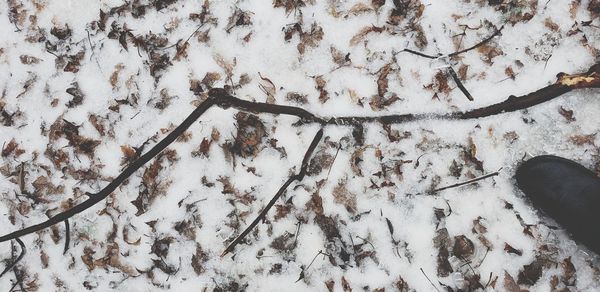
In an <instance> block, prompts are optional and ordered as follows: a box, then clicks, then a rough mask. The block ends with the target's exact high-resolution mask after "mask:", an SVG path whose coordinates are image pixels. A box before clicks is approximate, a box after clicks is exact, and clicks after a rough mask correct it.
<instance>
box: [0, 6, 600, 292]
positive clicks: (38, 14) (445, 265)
mask: <svg viewBox="0 0 600 292" xmlns="http://www.w3.org/2000/svg"><path fill="white" fill-rule="evenodd" d="M599 14H600V2H599V1H597V0H591V1H589V0H573V1H570V0H558V1H557V0H554V1H525V0H512V1H509V0H494V1H492V0H489V1H487V0H464V1H433V0H395V1H391V0H387V1H386V0H373V1H352V2H340V1H334V0H328V1H316V0H304V1H303V0H274V1H272V2H271V1H261V0H253V1H249V0H247V1H236V2H233V1H207V2H203V1H173V0H153V1H146V0H141V1H140V0H133V1H129V2H125V1H119V0H115V1H91V0H80V1H70V0H65V1H47V0H30V1H24V0H8V1H6V2H3V3H2V4H0V92H2V93H1V99H0V110H1V113H0V123H1V124H2V125H0V139H2V141H1V143H2V144H3V146H2V157H1V160H0V173H1V174H2V175H1V176H0V192H1V200H0V226H1V227H0V233H1V234H5V233H8V232H11V231H14V230H17V229H21V228H23V227H26V226H29V225H31V224H35V223H39V222H41V221H44V220H45V219H47V218H48V217H49V216H52V215H55V214H57V213H59V212H61V211H64V210H66V209H68V208H70V207H72V206H73V205H74V204H76V203H77V202H81V201H83V200H85V198H86V195H85V193H86V192H91V193H94V192H97V191H98V190H100V189H101V188H103V187H104V186H105V185H106V184H108V183H109V182H110V181H111V180H112V179H113V178H115V177H116V176H117V175H118V174H119V173H120V171H121V170H122V169H123V167H124V166H125V165H127V163H129V162H130V161H132V160H133V159H135V158H136V157H137V155H139V154H140V153H144V151H147V150H148V149H149V148H150V147H151V146H152V145H154V144H155V143H156V142H157V141H159V140H160V139H162V138H163V137H164V136H166V134H167V133H168V132H169V131H170V130H171V129H173V128H174V127H175V126H176V125H178V124H179V123H180V122H181V121H182V120H183V119H184V118H185V117H186V116H187V115H188V114H189V113H190V112H191V111H192V110H193V109H194V107H195V106H196V105H198V104H199V103H200V102H201V101H202V100H204V99H205V98H206V92H207V90H208V89H210V88H212V87H225V88H226V89H227V90H228V91H229V92H230V93H231V94H234V95H235V96H237V97H239V98H242V99H246V100H252V101H263V102H270V103H276V104H282V105H283V104H288V105H294V106H300V107H303V108H306V109H307V110H309V111H311V112H314V113H318V114H320V115H322V116H342V115H385V114H390V113H447V112H453V111H463V110H468V109H473V108H477V107H481V106H485V105H489V104H493V103H497V102H500V101H503V100H505V99H506V98H507V97H508V96H510V95H521V94H526V93H529V92H532V91H535V90H537V89H539V88H541V87H544V86H546V85H548V84H551V83H553V82H554V81H555V79H556V77H555V76H556V74H557V73H559V72H566V73H577V72H582V71H585V70H587V69H588V68H589V67H590V66H591V65H592V64H594V63H595V62H597V60H598V58H599V56H600V55H599V53H598V49H600V46H599V45H600V20H599V17H598V16H599ZM499 29H501V34H500V35H498V36H496V37H494V38H493V39H491V40H490V41H489V42H485V43H484V44H483V45H482V46H480V47H478V48H477V49H474V50H469V51H467V52H465V53H462V54H459V55H457V56H454V57H452V58H441V59H435V60H432V59H428V58H423V57H420V56H418V55H415V54H412V53H409V52H402V50H404V49H411V50H414V51H419V52H423V53H426V54H429V55H437V54H448V53H452V52H455V51H459V50H462V49H465V48H469V47H470V46H472V45H475V44H477V43H479V42H480V41H481V40H483V39H485V38H487V37H488V36H490V35H493V34H494V32H496V31H497V30H499ZM448 66H452V68H453V69H454V70H455V71H456V72H457V75H458V76H459V77H460V78H461V79H462V82H463V83H464V85H465V87H466V88H467V89H468V90H469V92H470V93H471V94H472V95H473V97H474V101H469V100H468V99H467V98H466V97H465V96H464V94H463V93H462V92H461V91H460V90H459V89H458V88H457V85H456V83H455V81H454V80H453V79H452V77H451V76H450V75H449V74H448V73H447V72H448V69H447V67H448ZM599 93H600V92H599V91H598V90H580V91H575V92H572V93H568V94H565V95H563V96H561V97H559V98H557V99H554V100H552V101H550V102H547V103H544V104H541V105H538V106H535V107H532V108H530V109H527V110H522V111H519V112H514V113H507V114H502V115H497V116H493V117H488V118H484V119H479V120H467V121H441V120H426V121H419V122H411V123H404V124H395V125H391V126H385V127H384V126H382V125H381V124H365V125H364V127H363V128H364V129H363V131H360V129H353V128H351V127H341V126H328V127H326V128H325V134H324V139H323V140H322V142H321V143H320V144H319V146H318V147H317V149H316V151H315V153H314V156H313V157H314V158H313V160H312V162H311V166H310V167H309V175H308V176H307V177H306V178H305V179H304V180H303V181H302V182H300V183H293V184H292V185H291V186H290V188H289V189H288V191H287V192H286V194H284V196H283V197H282V199H280V200H279V201H278V202H277V203H276V205H275V207H274V208H273V209H272V210H271V211H270V212H269V214H268V216H267V218H266V220H265V221H264V222H263V223H261V224H259V226H258V228H256V230H254V231H253V232H252V233H250V235H249V236H248V237H247V238H246V240H245V242H244V243H243V244H240V245H238V246H237V247H236V248H235V251H234V252H233V253H232V254H229V255H226V256H224V257H220V254H221V252H223V250H224V249H225V247H226V246H227V244H228V243H229V242H230V241H231V240H233V239H234V238H235V237H236V236H237V235H238V234H239V233H240V232H241V231H242V230H243V229H244V228H245V227H246V226H247V225H248V224H249V223H250V222H251V221H252V220H253V219H254V218H255V217H256V216H257V214H258V213H259V212H260V211H261V210H262V208H263V207H264V206H265V205H266V203H267V202H268V201H269V200H270V199H271V197H272V196H273V195H274V194H275V192H276V191H277V190H278V188H279V187H280V186H281V184H282V183H283V182H284V181H285V180H287V178H288V176H289V175H290V174H293V173H295V172H296V171H298V170H299V167H300V163H301V161H302V157H303V155H304V152H305V151H306V149H307V147H308V145H309V144H310V142H311V140H312V138H313V136H314V135H315V133H316V132H317V130H318V126H317V125H303V126H297V125H294V123H295V122H296V121H297V118H294V117H289V116H272V115H267V114H260V115H259V118H258V119H257V118H255V117H254V116H252V115H247V114H239V113H238V112H237V111H235V110H221V109H218V108H213V109H211V110H209V112H207V113H206V114H205V115H203V116H202V117H201V118H200V119H199V121H198V122H196V123H195V124H194V125H193V126H192V127H191V128H190V129H189V130H188V131H187V132H186V134H185V135H184V136H183V137H182V138H180V139H179V140H178V141H177V142H175V143H173V144H172V145H171V146H169V148H168V150H166V151H165V152H164V153H163V154H162V155H160V157H158V158H157V159H156V160H152V161H151V162H150V163H148V164H147V165H145V166H144V167H143V168H142V169H141V170H140V171H138V172H136V174H135V175H134V176H132V177H131V178H130V179H128V180H127V181H126V182H125V183H124V184H123V185H122V186H120V187H119V188H118V189H117V191H115V192H114V193H113V194H112V195H111V196H110V197H109V198H108V199H107V200H105V201H102V202H100V203H99V204H98V205H96V206H94V207H93V208H91V209H90V210H88V211H87V212H84V213H81V214H79V215H77V216H75V217H74V218H72V220H70V227H71V228H70V229H71V232H70V244H69V249H68V250H67V251H66V253H65V254H64V255H63V250H64V245H65V240H66V236H65V234H66V233H65V226H64V225H56V226H55V227H53V228H50V229H46V230H43V231H40V232H37V233H35V234H32V235H28V236H24V237H22V238H21V239H22V240H23V242H24V243H25V245H26V247H27V252H26V254H25V256H24V258H23V259H22V261H20V262H19V263H18V264H17V265H16V267H15V269H14V270H12V271H9V272H8V273H6V274H5V275H3V276H2V277H1V278H0V289H1V290H2V291H8V290H10V289H11V287H12V288H13V291H14V290H19V289H25V290H27V291H82V290H97V291H107V290H109V289H115V290H119V291H149V290H168V289H172V290H176V291H187V290H192V289H193V290H195V291H197V290H202V291H204V289H206V290H208V291H210V290H217V291H235V290H250V291H281V290H283V289H285V290H286V291H288V290H289V291H327V290H329V291H351V290H352V291H363V290H364V291H384V290H385V291H397V290H400V291H411V290H416V291H434V290H439V291H445V290H448V291H456V290H465V291H468V290H477V289H479V290H506V291H519V290H520V289H528V290H531V291H549V290H560V289H568V290H571V291H575V290H577V291H580V290H583V291H597V290H598V289H600V270H599V267H600V261H599V260H598V258H597V256H596V255H594V254H593V253H590V252H588V251H587V250H586V249H585V247H582V246H578V245H577V244H576V243H575V242H574V241H572V240H571V239H570V238H569V236H568V235H567V234H566V233H565V231H564V230H562V229H560V228H557V227H556V224H555V223H554V222H552V220H550V219H549V218H546V217H544V216H542V215H541V214H539V213H538V212H536V210H535V209H533V208H532V206H531V205H530V204H529V203H528V201H527V199H526V198H525V197H524V195H523V194H522V193H520V191H519V190H518V189H517V188H516V186H515V183H514V180H513V178H512V176H513V173H514V169H515V167H516V166H517V165H518V163H519V162H520V161H522V160H523V159H524V158H525V159H526V158H528V157H531V156H535V155H540V154H555V155H559V156H564V157H567V158H570V159H574V160H576V161H578V162H580V163H582V164H583V165H585V166H586V167H588V168H590V169H592V170H595V171H597V172H599V173H600V148H599V146H598V145H600V135H597V134H598V129H599V128H598V117H599V116H600V106H599V104H598V94H599ZM499 169H500V171H499V175H498V176H495V177H492V178H489V179H486V180H482V181H479V182H478V183H477V184H474V185H469V186H464V187H460V188H452V189H448V190H445V191H442V192H438V193H435V194H428V191H430V190H432V189H436V188H439V187H443V186H446V185H451V184H454V183H457V182H461V181H465V180H469V179H472V178H474V177H478V176H481V175H484V174H488V173H492V172H495V171H498V170H499ZM19 252H20V248H19V247H18V245H17V244H16V242H12V243H8V242H5V243H2V248H0V259H2V261H3V267H4V266H7V265H9V264H10V263H11V262H12V261H13V259H14V258H15V257H16V256H15V255H16V254H18V253H19ZM16 279H20V281H17V280H16Z"/></svg>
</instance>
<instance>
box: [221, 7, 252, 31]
mask: <svg viewBox="0 0 600 292" xmlns="http://www.w3.org/2000/svg"><path fill="white" fill-rule="evenodd" d="M251 15H252V13H251V12H249V11H244V10H241V9H239V8H236V9H235V10H234V12H233V14H232V15H231V16H230V17H229V20H228V23H227V26H226V29H225V31H226V32H227V33H229V32H230V31H231V30H232V29H233V28H234V27H237V26H247V25H252V16H251Z"/></svg>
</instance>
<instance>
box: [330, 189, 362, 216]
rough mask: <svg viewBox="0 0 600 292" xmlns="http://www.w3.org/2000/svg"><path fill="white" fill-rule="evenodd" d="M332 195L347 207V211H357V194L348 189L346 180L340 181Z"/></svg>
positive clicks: (336, 200)
mask: <svg viewBox="0 0 600 292" xmlns="http://www.w3.org/2000/svg"><path fill="white" fill-rule="evenodd" d="M332 195H333V198H334V201H335V202H336V203H337V204H342V205H344V207H346V211H348V212H350V213H352V214H354V213H356V195H355V194H352V193H350V192H349V191H348V189H346V182H345V181H340V182H339V183H338V185H337V186H335V187H334V188H333V192H332Z"/></svg>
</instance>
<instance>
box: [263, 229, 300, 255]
mask: <svg viewBox="0 0 600 292" xmlns="http://www.w3.org/2000/svg"><path fill="white" fill-rule="evenodd" d="M294 238H295V236H294V234H291V233H289V232H285V233H283V234H282V235H280V236H278V237H276V238H275V239H274V240H273V241H272V242H271V244H270V245H269V246H271V247H272V248H273V249H276V250H277V251H279V252H287V251H290V250H292V249H293V248H294V246H295V240H294Z"/></svg>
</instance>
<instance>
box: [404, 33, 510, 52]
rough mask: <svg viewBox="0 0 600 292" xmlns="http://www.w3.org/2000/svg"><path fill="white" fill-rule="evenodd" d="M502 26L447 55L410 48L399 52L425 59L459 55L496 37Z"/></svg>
mask: <svg viewBox="0 0 600 292" xmlns="http://www.w3.org/2000/svg"><path fill="white" fill-rule="evenodd" d="M503 28H504V25H503V26H501V27H500V28H499V29H497V30H496V31H495V32H494V33H493V34H492V35H490V36H488V37H487V38H485V39H483V40H482V41H480V42H478V43H477V44H475V45H473V46H470V47H468V48H466V49H463V50H460V51H456V52H453V53H450V54H447V55H443V54H437V55H435V56H434V55H428V54H425V53H422V52H418V51H415V50H411V49H404V50H402V51H400V52H407V53H411V54H413V55H417V56H420V57H423V58H427V59H438V58H442V57H454V56H457V55H460V54H462V53H466V52H468V51H470V50H474V49H476V48H478V47H481V46H483V45H484V44H485V43H487V42H489V41H490V40H492V39H493V38H494V37H496V36H497V35H499V34H500V32H502V29H503Z"/></svg>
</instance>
